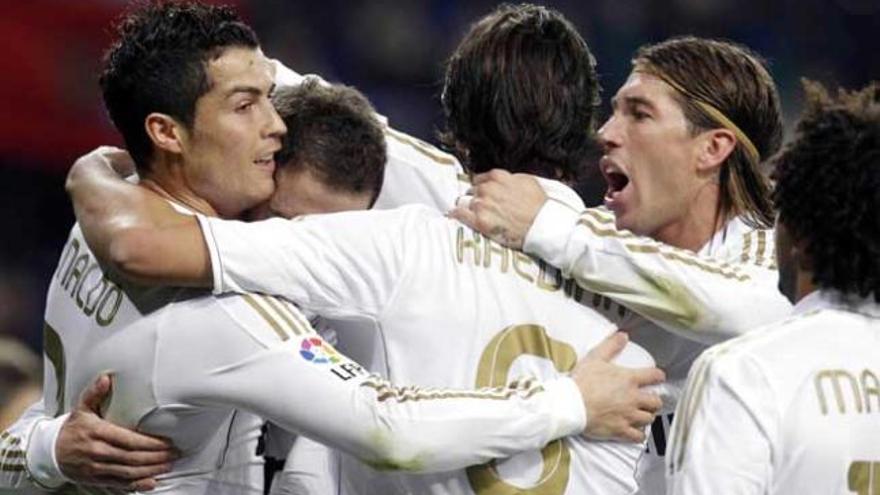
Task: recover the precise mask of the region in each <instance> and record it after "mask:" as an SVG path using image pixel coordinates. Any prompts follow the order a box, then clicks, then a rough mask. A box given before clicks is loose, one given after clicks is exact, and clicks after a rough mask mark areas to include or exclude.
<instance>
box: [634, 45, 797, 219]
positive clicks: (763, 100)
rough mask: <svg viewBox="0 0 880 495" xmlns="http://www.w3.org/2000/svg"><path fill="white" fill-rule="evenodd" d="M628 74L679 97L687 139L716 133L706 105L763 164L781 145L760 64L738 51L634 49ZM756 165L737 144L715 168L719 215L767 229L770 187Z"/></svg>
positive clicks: (775, 99)
mask: <svg viewBox="0 0 880 495" xmlns="http://www.w3.org/2000/svg"><path fill="white" fill-rule="evenodd" d="M633 69H634V70H641V71H645V72H648V73H651V74H653V75H655V76H657V77H660V78H661V79H664V80H666V81H667V82H669V83H670V84H671V85H673V86H678V87H679V88H681V89H682V90H684V91H685V93H686V94H683V93H681V92H680V91H676V92H675V97H676V100H677V101H678V103H679V104H680V105H681V107H682V111H683V113H684V116H685V118H686V119H687V120H688V124H689V125H690V127H691V131H692V132H693V133H697V132H702V131H705V130H708V129H715V128H718V127H722V126H721V124H720V123H719V122H717V121H716V120H715V119H714V118H713V117H712V116H711V115H709V114H707V113H706V112H705V111H704V110H703V109H702V108H701V107H700V106H699V105H698V104H697V101H702V102H704V103H708V104H709V105H711V106H713V107H715V108H716V109H717V110H719V111H720V112H721V113H722V114H724V116H725V117H727V118H728V119H729V120H730V121H731V122H733V123H734V124H735V125H736V126H737V127H739V129H740V130H742V132H743V133H744V134H745V135H746V136H748V138H749V139H750V140H751V141H752V143H753V144H754V146H755V148H756V150H757V152H758V154H759V155H760V159H762V160H766V159H767V158H769V157H770V156H772V155H773V154H774V153H776V152H777V151H779V148H780V146H781V145H782V135H783V122H782V107H781V105H780V103H779V93H778V91H777V89H776V84H775V83H774V81H773V78H772V77H771V76H770V73H769V71H768V70H767V67H766V64H765V62H764V60H763V59H762V58H761V57H760V56H759V55H758V54H756V53H754V52H753V51H751V50H750V49H748V48H747V47H745V46H743V45H739V44H736V43H732V42H729V41H722V40H713V39H705V38H696V37H693V36H684V37H677V38H672V39H669V40H666V41H663V42H661V43H657V44H653V45H645V46H642V47H641V48H639V50H638V51H637V52H636V55H635V57H634V59H633ZM760 165H761V164H760V163H758V162H756V161H755V160H753V159H750V158H749V155H748V153H746V152H745V150H744V148H743V146H742V145H741V144H738V145H737V147H736V148H735V149H734V150H733V152H732V153H731V154H730V156H729V157H728V158H727V160H726V161H725V162H724V164H723V165H722V167H721V172H720V174H721V175H720V178H719V179H720V186H721V205H720V206H721V211H722V213H724V214H728V213H732V214H736V215H742V216H743V218H744V219H745V220H746V222H747V223H749V224H751V225H753V226H756V227H769V226H771V225H772V223H773V205H772V201H771V200H770V182H769V181H768V180H767V178H766V177H765V176H764V175H763V174H762V171H761V169H760Z"/></svg>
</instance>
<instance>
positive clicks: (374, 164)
mask: <svg viewBox="0 0 880 495" xmlns="http://www.w3.org/2000/svg"><path fill="white" fill-rule="evenodd" d="M272 101H273V103H274V104H275V108H276V110H278V114H279V115H281V118H282V120H284V123H285V124H286V125H287V134H286V135H285V136H284V138H283V139H282V148H281V150H280V151H279V152H278V153H277V155H276V157H275V158H276V162H277V163H278V166H279V167H308V168H309V169H310V170H311V171H312V172H314V173H315V174H316V175H317V176H318V178H319V179H320V180H321V181H322V182H323V183H324V185H326V186H327V187H329V188H331V189H333V190H336V191H339V192H345V193H356V194H363V193H370V195H371V199H370V205H372V204H373V203H374V202H375V201H376V198H377V197H378V196H379V191H380V190H381V189H382V180H383V178H384V176H385V160H386V150H385V134H384V132H383V130H382V124H381V123H380V122H379V120H378V119H377V117H376V111H375V110H374V109H373V107H372V105H370V102H369V101H368V100H367V98H366V97H365V96H364V95H362V94H361V93H360V92H359V91H357V90H356V89H354V88H352V87H349V86H344V85H341V84H334V85H325V84H322V83H321V82H320V81H318V80H317V79H307V80H306V81H305V82H304V83H303V84H301V85H298V86H292V87H283V88H280V89H278V90H276V92H275V94H274V95H273V96H272Z"/></svg>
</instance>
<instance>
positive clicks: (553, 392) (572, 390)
mask: <svg viewBox="0 0 880 495" xmlns="http://www.w3.org/2000/svg"><path fill="white" fill-rule="evenodd" d="M544 393H546V394H547V399H548V403H549V404H550V406H551V407H552V408H553V414H554V415H555V416H556V419H557V422H556V425H557V428H556V430H555V431H554V432H552V433H553V434H554V435H553V437H552V438H559V437H567V436H569V435H580V434H581V433H583V431H584V430H585V429H586V427H587V410H586V408H585V407H584V401H583V398H582V396H581V391H580V389H578V386H577V384H576V383H575V382H574V380H572V379H571V378H569V377H567V376H563V377H559V378H558V379H555V380H550V381H545V382H544Z"/></svg>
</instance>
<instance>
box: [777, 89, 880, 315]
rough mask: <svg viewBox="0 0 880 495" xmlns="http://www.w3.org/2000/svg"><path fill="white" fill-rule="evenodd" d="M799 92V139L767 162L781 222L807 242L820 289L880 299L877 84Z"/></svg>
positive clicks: (879, 92) (879, 100) (879, 95)
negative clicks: (802, 98) (801, 103)
mask: <svg viewBox="0 0 880 495" xmlns="http://www.w3.org/2000/svg"><path fill="white" fill-rule="evenodd" d="M804 89H805V92H806V102H807V107H806V110H805V111H804V114H803V116H802V117H801V119H800V121H799V122H798V124H797V130H796V132H797V134H796V137H795V139H794V140H793V141H792V142H791V143H789V144H788V145H787V146H786V147H785V149H784V150H783V152H782V153H780V154H779V155H778V156H776V157H775V158H774V159H773V161H772V163H773V165H774V166H775V170H774V173H773V178H774V179H775V180H776V189H775V190H774V192H773V200H774V202H775V204H776V208H777V209H778V211H779V222H780V223H781V224H783V225H784V226H785V227H786V229H787V230H788V231H789V232H790V233H791V235H792V237H793V238H794V239H795V240H796V241H799V242H802V243H804V245H805V251H806V254H807V257H808V258H809V259H810V261H811V262H812V269H813V282H814V283H815V284H816V285H817V286H819V287H822V288H830V289H837V290H840V291H842V292H845V293H854V294H858V295H859V296H862V297H868V296H869V295H871V294H872V293H873V295H874V300H876V301H877V302H880V85H878V84H877V83H873V84H871V85H869V86H867V87H865V88H864V89H862V90H861V91H857V92H846V91H843V90H839V91H838V94H837V95H836V96H830V95H829V93H828V92H827V91H826V90H825V88H823V87H822V86H821V85H820V84H818V83H813V82H809V81H804Z"/></svg>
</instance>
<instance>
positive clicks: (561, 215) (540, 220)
mask: <svg viewBox="0 0 880 495" xmlns="http://www.w3.org/2000/svg"><path fill="white" fill-rule="evenodd" d="M580 213H581V212H579V211H575V210H574V209H572V208H571V207H569V206H567V205H565V204H563V203H561V202H559V201H556V200H553V199H548V200H547V201H545V202H544V206H542V207H541V209H540V210H539V211H538V215H537V216H536V217H535V221H534V222H532V226H531V227H530V228H529V231H528V232H527V233H526V238H525V240H524V242H523V251H525V252H526V253H528V254H533V255H535V256H537V257H539V258H541V259H542V260H544V261H546V262H547V263H549V264H550V265H553V266H555V267H557V268H559V269H561V270H562V271H563V272H566V267H565V266H564V262H565V248H566V246H567V245H568V239H569V237H571V234H572V232H573V231H574V229H575V227H576V226H577V222H578V218H580Z"/></svg>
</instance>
